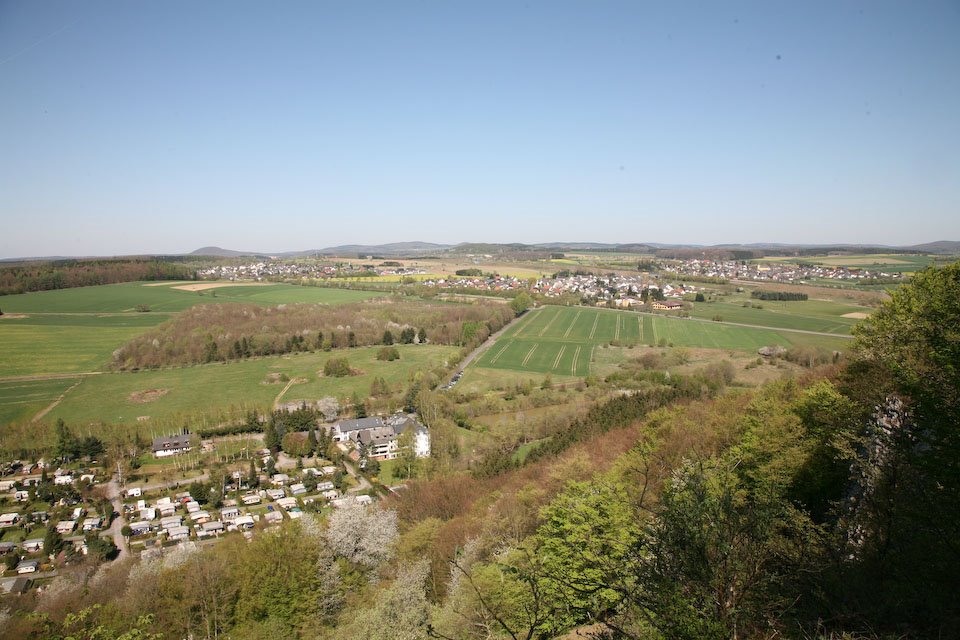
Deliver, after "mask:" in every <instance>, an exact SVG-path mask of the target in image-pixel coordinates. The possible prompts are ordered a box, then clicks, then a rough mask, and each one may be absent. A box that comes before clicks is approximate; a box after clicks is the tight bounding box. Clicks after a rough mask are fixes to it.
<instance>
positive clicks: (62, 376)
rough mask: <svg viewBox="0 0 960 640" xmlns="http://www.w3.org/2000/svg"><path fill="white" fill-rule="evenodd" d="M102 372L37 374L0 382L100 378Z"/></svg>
mask: <svg viewBox="0 0 960 640" xmlns="http://www.w3.org/2000/svg"><path fill="white" fill-rule="evenodd" d="M100 375H103V371H78V372H77V373H39V374H36V375H32V376H6V377H0V382H39V381H41V380H68V379H70V378H85V377H87V376H100Z"/></svg>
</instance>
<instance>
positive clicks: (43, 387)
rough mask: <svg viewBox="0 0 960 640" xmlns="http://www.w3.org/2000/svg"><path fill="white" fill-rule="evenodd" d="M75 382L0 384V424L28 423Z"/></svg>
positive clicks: (41, 381)
mask: <svg viewBox="0 0 960 640" xmlns="http://www.w3.org/2000/svg"><path fill="white" fill-rule="evenodd" d="M77 382H79V379H78V378H57V379H54V380H25V381H15V382H0V424H9V423H11V422H28V421H29V420H30V419H31V418H33V416H35V415H37V413H39V412H40V411H42V410H43V409H44V408H45V407H47V406H49V405H50V403H52V402H54V401H55V400H56V399H57V398H59V397H60V396H61V395H62V394H63V393H64V392H65V391H66V390H67V389H69V388H70V387H72V386H73V385H75V384H77Z"/></svg>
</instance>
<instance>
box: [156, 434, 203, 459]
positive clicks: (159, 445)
mask: <svg viewBox="0 0 960 640" xmlns="http://www.w3.org/2000/svg"><path fill="white" fill-rule="evenodd" d="M192 448H193V445H192V444H191V442H190V434H189V433H185V434H183V435H179V436H166V437H161V438H155V439H154V441H153V447H152V449H153V455H155V456H156V457H158V458H166V457H168V456H175V455H177V454H178V453H186V452H187V451H190V450H191V449H192Z"/></svg>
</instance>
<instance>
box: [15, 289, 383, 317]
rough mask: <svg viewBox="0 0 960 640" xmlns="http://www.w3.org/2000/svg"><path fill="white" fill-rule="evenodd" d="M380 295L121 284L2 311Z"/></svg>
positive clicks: (43, 297)
mask: <svg viewBox="0 0 960 640" xmlns="http://www.w3.org/2000/svg"><path fill="white" fill-rule="evenodd" d="M201 287H202V288H201ZM188 288H190V289H188ZM191 289H193V290H191ZM380 295H383V294H381V293H376V292H371V291H352V290H348V289H330V288H324V287H301V286H298V285H292V284H273V283H241V284H237V283H231V282H205V281H198V282H186V283H185V282H146V283H145V282H125V283H122V284H108V285H102V286H99V287H78V288H76V289H58V290H55V291H37V292H33V293H21V294H17V295H11V296H2V297H0V309H2V310H3V312H4V313H6V314H11V313H13V314H38V313H123V312H135V311H136V307H137V305H146V306H147V307H149V309H150V311H151V312H154V311H159V312H177V311H183V310H184V309H189V308H190V307H192V306H194V305H197V304H203V303H218V302H248V303H254V304H263V305H271V304H283V303H295V302H306V303H312V304H346V303H348V302H359V301H361V300H367V299H369V298H373V297H376V296H380Z"/></svg>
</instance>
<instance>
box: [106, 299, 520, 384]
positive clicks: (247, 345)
mask: <svg viewBox="0 0 960 640" xmlns="http://www.w3.org/2000/svg"><path fill="white" fill-rule="evenodd" d="M513 316H514V312H513V310H512V309H511V308H510V307H509V306H507V305H500V304H487V305H481V304H450V303H423V302H406V301H402V300H388V301H378V302H364V303H356V304H350V305H343V306H338V307H329V306H325V305H311V304H287V305H279V306H276V307H260V306H257V305H252V304H210V305H199V306H197V307H194V308H192V309H188V310H187V311H184V312H183V313H180V314H178V315H177V316H176V317H175V318H173V319H171V320H169V321H168V322H165V323H163V324H161V325H159V326H157V327H156V328H154V329H152V330H150V331H148V332H147V333H145V334H143V335H141V336H139V337H137V338H134V339H133V340H131V341H130V342H128V343H127V344H125V345H124V346H123V347H121V348H120V349H118V350H117V351H116V353H115V355H114V366H115V367H116V368H117V369H153V368H159V367H166V366H179V365H191V364H201V363H205V362H224V361H227V360H240V359H244V358H249V357H254V356H269V355H277V354H283V353H293V352H298V351H317V350H331V349H337V348H342V347H362V346H371V345H377V344H388V345H389V344H394V343H397V344H403V343H410V344H412V343H415V342H424V341H428V342H430V343H433V344H446V345H456V346H462V347H466V348H472V347H473V346H475V345H478V344H480V343H481V342H483V341H484V340H486V339H487V336H489V335H490V334H491V333H493V332H495V331H497V330H498V329H500V328H501V327H503V326H504V325H505V324H506V323H507V322H509V320H510V319H511V318H512V317H513Z"/></svg>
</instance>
